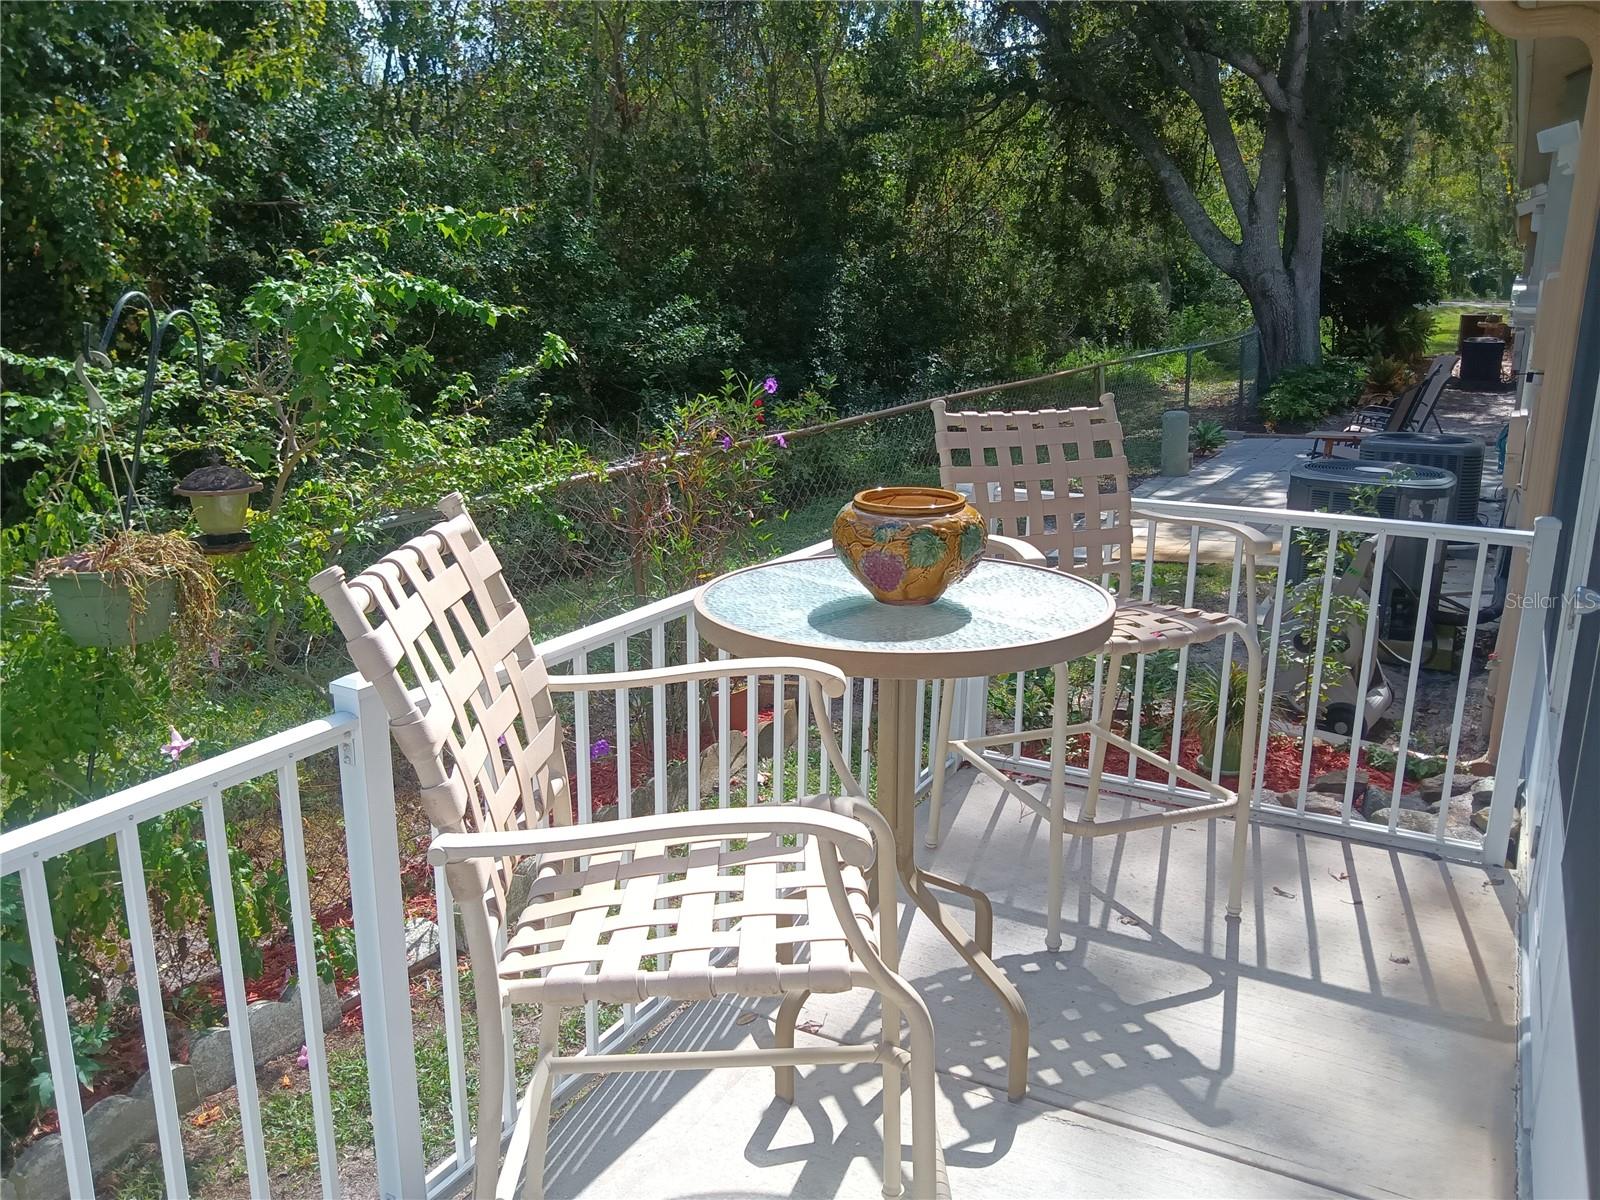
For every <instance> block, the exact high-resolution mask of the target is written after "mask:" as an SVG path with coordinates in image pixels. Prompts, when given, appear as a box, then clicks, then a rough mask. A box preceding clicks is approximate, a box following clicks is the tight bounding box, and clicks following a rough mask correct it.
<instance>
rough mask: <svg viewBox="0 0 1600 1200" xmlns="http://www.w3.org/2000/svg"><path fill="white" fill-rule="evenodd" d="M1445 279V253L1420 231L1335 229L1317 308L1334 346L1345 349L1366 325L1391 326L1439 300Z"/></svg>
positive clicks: (1382, 226)
mask: <svg viewBox="0 0 1600 1200" xmlns="http://www.w3.org/2000/svg"><path fill="white" fill-rule="evenodd" d="M1447 278H1448V272H1447V264H1446V262H1445V256H1444V251H1443V250H1442V249H1440V247H1439V243H1438V242H1437V241H1435V240H1434V238H1433V235H1432V234H1430V233H1428V231H1427V230H1425V229H1421V228H1418V227H1417V226H1415V225H1405V224H1400V223H1397V222H1386V221H1369V222H1366V223H1364V224H1361V225H1355V226H1352V227H1351V228H1349V229H1339V230H1334V231H1333V232H1332V233H1330V234H1328V236H1327V239H1326V241H1325V242H1324V244H1323V251H1322V312H1323V315H1324V316H1326V317H1328V318H1329V319H1330V320H1331V321H1332V322H1333V331H1334V345H1335V346H1336V347H1337V348H1338V349H1340V350H1341V351H1343V350H1345V349H1346V347H1347V346H1348V345H1349V343H1350V342H1351V340H1352V337H1353V336H1355V335H1358V334H1359V333H1360V331H1362V330H1364V329H1366V327H1368V326H1376V327H1377V328H1379V329H1381V330H1385V331H1390V330H1393V329H1395V328H1396V327H1397V326H1398V325H1399V324H1400V323H1401V322H1402V321H1403V320H1405V319H1406V317H1407V316H1408V315H1409V314H1410V313H1412V312H1413V311H1414V310H1415V309H1417V308H1419V307H1421V306H1423V305H1428V304H1433V303H1435V302H1436V301H1438V300H1439V299H1441V298H1442V297H1443V295H1444V288H1445V283H1446V281H1447ZM1385 350H1386V351H1387V352H1392V349H1391V348H1389V347H1385Z"/></svg>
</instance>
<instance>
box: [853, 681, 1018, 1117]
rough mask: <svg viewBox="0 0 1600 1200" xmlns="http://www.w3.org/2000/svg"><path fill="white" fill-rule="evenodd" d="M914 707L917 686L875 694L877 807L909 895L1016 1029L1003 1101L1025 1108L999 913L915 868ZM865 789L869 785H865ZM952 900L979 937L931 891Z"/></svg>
mask: <svg viewBox="0 0 1600 1200" xmlns="http://www.w3.org/2000/svg"><path fill="white" fill-rule="evenodd" d="M916 699H917V685H916V683H915V682H914V681H912V680H906V679H884V680H880V681H879V686H878V757H877V764H878V804H879V807H880V808H882V809H883V812H884V815H885V816H886V817H887V818H888V820H889V824H890V825H891V826H892V827H893V828H894V838H895V860H896V861H895V867H896V870H897V872H898V873H899V876H900V882H901V883H902V884H904V885H905V889H906V892H907V894H908V895H910V897H911V898H912V899H913V900H914V901H916V905H917V907H918V908H920V909H921V910H922V911H923V913H925V914H926V915H927V917H928V919H929V920H930V921H932V922H933V926H934V928H935V929H937V930H938V931H939V932H940V933H941V934H942V935H943V936H944V938H945V940H946V941H948V942H949V943H950V944H951V945H952V946H953V947H955V950H956V953H958V954H960V955H961V957H962V958H964V959H965V960H966V961H967V964H968V965H969V966H970V967H971V968H972V970H973V973H974V974H975V975H976V976H977V977H978V978H979V979H981V980H982V981H983V982H984V983H985V984H987V985H988V986H989V988H990V989H991V990H992V991H993V992H994V993H995V995H996V996H997V997H998V998H999V1001H1000V1005H1001V1008H1002V1009H1003V1010H1004V1011H1005V1013H1006V1014H1007V1015H1008V1017H1009V1018H1010V1022H1011V1053H1010V1060H1009V1064H1010V1065H1009V1070H1008V1077H1007V1078H1008V1084H1007V1088H1006V1094H1007V1096H1008V1097H1009V1098H1010V1099H1011V1100H1014V1101H1015V1100H1021V1099H1022V1098H1023V1096H1024V1095H1026V1094H1027V1089H1028V1010H1027V1009H1026V1008H1025V1007H1024V1006H1023V1003H1022V994H1021V993H1020V992H1018V991H1017V989H1016V987H1015V986H1014V985H1013V984H1012V982H1011V980H1009V979H1007V978H1006V975H1005V972H1004V971H1002V970H1001V969H1000V968H999V967H998V966H997V965H995V961H994V959H993V958H992V957H991V955H992V954H993V953H994V907H993V905H992V904H990V902H989V897H987V896H986V895H984V894H983V893H982V892H980V891H978V890H977V889H976V888H972V887H968V886H967V885H966V884H964V883H957V882H956V881H955V880H953V879H945V878H943V877H942V876H939V875H935V874H933V873H932V872H929V871H924V870H922V869H921V868H919V867H918V866H917V863H916V845H917V830H916V823H917V817H916V813H917V795H916V785H917V779H916V764H917V751H916V738H917V732H916ZM863 782H865V781H863ZM936 888H937V889H939V890H942V891H946V892H955V893H957V894H958V895H962V896H966V897H967V898H968V899H970V900H971V901H972V903H973V912H974V917H975V925H976V927H977V928H976V934H975V935H974V934H970V933H968V932H967V931H966V930H965V929H964V928H962V926H961V924H960V923H959V922H958V921H957V920H956V914H955V912H954V911H953V910H951V909H949V908H947V907H946V906H945V905H944V903H943V902H942V901H940V899H939V897H938V896H937V895H935V894H934V889H936Z"/></svg>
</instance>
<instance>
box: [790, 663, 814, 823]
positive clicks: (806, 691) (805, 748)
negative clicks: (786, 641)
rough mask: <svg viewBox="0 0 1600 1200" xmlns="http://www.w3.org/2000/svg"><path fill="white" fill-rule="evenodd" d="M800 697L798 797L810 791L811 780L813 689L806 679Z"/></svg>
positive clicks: (797, 707) (797, 712)
mask: <svg viewBox="0 0 1600 1200" xmlns="http://www.w3.org/2000/svg"><path fill="white" fill-rule="evenodd" d="M798 690H799V699H798V700H796V701H795V720H796V722H797V727H796V729H795V738H794V742H795V747H796V753H795V769H794V773H795V779H794V794H795V797H796V799H799V798H802V797H804V796H806V795H808V794H809V793H808V792H807V789H806V785H807V784H808V783H810V781H811V689H810V688H809V687H807V686H806V681H805V680H804V679H802V680H800V681H799V689H798Z"/></svg>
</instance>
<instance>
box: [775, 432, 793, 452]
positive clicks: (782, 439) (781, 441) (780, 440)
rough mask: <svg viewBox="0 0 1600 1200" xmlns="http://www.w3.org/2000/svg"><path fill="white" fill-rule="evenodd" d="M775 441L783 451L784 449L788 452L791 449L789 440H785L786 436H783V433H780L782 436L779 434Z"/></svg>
mask: <svg viewBox="0 0 1600 1200" xmlns="http://www.w3.org/2000/svg"><path fill="white" fill-rule="evenodd" d="M773 440H774V441H776V442H777V443H778V445H779V447H780V448H782V449H784V450H787V449H788V448H789V442H788V440H787V439H786V438H785V437H784V436H783V434H781V433H780V434H779V435H778V436H777V437H776V438H774V439H773Z"/></svg>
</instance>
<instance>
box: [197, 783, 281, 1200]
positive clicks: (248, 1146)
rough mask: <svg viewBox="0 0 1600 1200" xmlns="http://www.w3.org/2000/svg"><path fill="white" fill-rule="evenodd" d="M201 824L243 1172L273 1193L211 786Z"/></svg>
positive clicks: (223, 824) (217, 790)
mask: <svg viewBox="0 0 1600 1200" xmlns="http://www.w3.org/2000/svg"><path fill="white" fill-rule="evenodd" d="M201 813H202V814H203V817H204V821H205V831H206V862H207V863H208V864H209V866H210V868H211V905H212V911H213V913H214V915H215V917H216V922H217V958H218V960H219V965H220V966H221V968H222V996H223V1001H224V1003H225V1006H226V1008H227V1010H228V1031H229V1036H230V1039H231V1040H232V1042H233V1066H234V1083H235V1085H236V1094H237V1095H238V1098H239V1122H240V1124H241V1125H242V1126H243V1134H242V1136H243V1138H244V1160H245V1170H246V1172H247V1173H248V1175H249V1178H250V1194H251V1195H252V1196H257V1197H266V1196H270V1195H271V1194H272V1189H271V1187H270V1185H269V1184H268V1183H267V1151H266V1135H265V1133H264V1131H263V1130H262V1127H261V1097H260V1096H259V1095H258V1094H257V1091H256V1060H255V1050H254V1048H253V1046H252V1044H251V1039H250V1005H249V1001H248V999H247V998H246V996H245V992H244V961H243V957H244V956H243V953H242V951H241V950H240V947H239V920H238V914H237V912H236V911H235V909H234V903H233V872H232V870H231V869H230V864H229V861H228V825H227V818H226V817H225V816H224V814H223V811H222V788H221V787H219V786H217V785H215V784H213V785H212V787H211V791H210V794H208V795H207V796H206V798H205V799H204V800H203V801H201Z"/></svg>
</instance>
